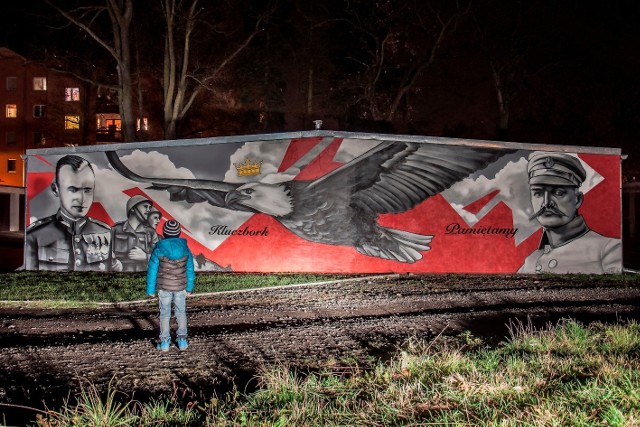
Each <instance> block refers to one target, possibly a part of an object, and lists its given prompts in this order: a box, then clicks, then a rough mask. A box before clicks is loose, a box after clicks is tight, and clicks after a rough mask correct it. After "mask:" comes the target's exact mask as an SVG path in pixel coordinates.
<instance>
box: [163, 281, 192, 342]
mask: <svg viewBox="0 0 640 427" xmlns="http://www.w3.org/2000/svg"><path fill="white" fill-rule="evenodd" d="M158 301H159V305H160V341H166V340H170V339H171V326H170V323H169V322H170V320H171V303H172V302H173V309H174V314H175V316H176V321H177V322H178V332H177V334H176V335H177V338H187V292H186V291H177V292H171V291H164V290H162V289H159V290H158Z"/></svg>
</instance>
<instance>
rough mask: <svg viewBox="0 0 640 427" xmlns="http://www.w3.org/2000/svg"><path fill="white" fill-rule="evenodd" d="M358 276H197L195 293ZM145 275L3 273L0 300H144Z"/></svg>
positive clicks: (62, 302)
mask: <svg viewBox="0 0 640 427" xmlns="http://www.w3.org/2000/svg"><path fill="white" fill-rule="evenodd" d="M350 277H357V276H354V275H327V274H239V273H199V274H196V286H195V292H196V293H208V292H221V291H229V290H240V289H258V288H263V287H269V286H284V285H293V284H301V283H310V282H323V281H330V280H337V279H345V278H350ZM145 288H146V274H145V273H97V272H82V273H77V272H46V271H20V272H11V273H1V274H0V300H3V301H15V302H16V303H20V304H22V305H24V304H25V303H29V304H33V303H34V302H35V304H36V305H37V304H44V302H45V301H46V304H47V306H48V307H52V306H86V305H92V304H95V303H97V302H123V301H136V300H140V299H145V298H146V297H147V295H146V292H145Z"/></svg>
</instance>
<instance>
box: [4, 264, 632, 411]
mask: <svg viewBox="0 0 640 427" xmlns="http://www.w3.org/2000/svg"><path fill="white" fill-rule="evenodd" d="M638 283H639V282H638V279H636V278H635V277H634V276H631V277H630V279H629V280H628V281H626V282H621V281H620V280H613V279H607V278H603V277H590V276H584V277H579V276H578V277H573V278H570V279H567V278H562V277H558V278H549V277H545V278H537V277H535V276H506V275H502V276H479V275H477V276H474V275H470V276H464V275H461V276H449V275H431V276H411V275H410V276H398V275H393V276H387V277H376V278H365V279H360V280H355V281H353V280H352V281H346V282H335V283H328V284H313V285H309V286H295V287H284V288H273V289H263V290H256V291H250V292H229V293H221V294H215V295H205V296H203V295H200V296H198V295H195V296H194V297H192V298H190V299H189V301H188V317H189V331H190V341H189V349H188V350H186V351H179V350H177V348H176V347H172V348H171V350H170V351H169V352H167V353H162V352H158V351H156V350H155V348H154V341H155V336H156V328H157V324H158V319H157V306H156V305H155V303H151V302H148V301H146V302H142V303H136V304H123V305H119V306H113V305H112V306H104V307H101V308H98V309H65V310H42V309H39V310H36V309H31V308H29V307H26V306H25V307H15V306H13V307H11V306H4V307H3V306H0V358H1V360H2V365H3V369H2V373H0V403H5V404H6V403H9V404H19V405H27V406H31V407H37V408H42V407H43V403H42V402H43V401H44V402H46V405H47V406H48V407H50V408H55V407H57V406H58V405H59V404H60V403H62V401H63V400H64V399H65V398H67V397H68V396H70V395H71V396H73V395H74V394H75V393H77V392H78V390H79V388H80V386H81V385H82V384H84V385H85V386H86V385H87V384H88V382H90V383H92V384H94V385H96V386H97V387H98V388H99V389H101V390H104V389H106V387H107V385H108V384H109V382H110V381H112V382H113V383H115V386H116V388H118V389H119V390H123V391H125V392H127V393H129V395H133V396H134V397H136V398H138V399H141V400H144V399H146V398H148V397H150V396H154V397H170V396H173V397H177V398H180V399H184V400H186V401H196V400H197V401H200V402H202V401H203V400H206V399H208V398H210V397H211V395H212V393H213V392H214V391H215V392H225V391H228V390H229V389H230V388H231V386H232V384H234V383H235V384H236V385H238V386H239V388H240V389H241V390H249V389H251V388H252V387H255V385H256V384H255V380H251V378H252V377H253V376H254V375H255V374H256V373H258V372H259V370H260V368H261V367H263V366H269V365H272V364H274V363H277V364H284V365H287V366H291V367H296V368H300V369H315V368H318V367H327V366H329V367H333V368H334V369H339V367H340V366H343V365H344V364H345V363H348V362H350V361H358V362H359V363H360V364H362V365H364V366H368V365H369V364H371V363H373V362H375V361H377V360H381V359H382V360H384V359H386V358H388V357H390V356H391V355H392V354H393V353H394V351H395V350H396V349H397V347H398V346H400V345H402V343H403V342H404V341H405V340H406V339H407V338H409V337H414V336H415V337H420V338H424V339H431V338H433V337H435V336H437V335H438V334H457V333H460V332H462V331H466V330H468V331H471V332H472V333H473V334H475V335H479V336H483V337H486V338H487V339H489V340H490V341H492V342H497V341H499V340H500V339H503V338H504V337H506V336H508V333H509V332H508V327H507V324H508V323H509V322H518V321H520V322H524V323H531V324H532V325H534V326H544V325H546V324H547V323H548V322H556V321H557V320H559V319H561V318H567V317H571V318H575V319H578V320H582V321H585V322H588V321H592V320H602V321H615V320H616V319H618V318H620V319H630V318H633V319H640V287H639V286H638ZM174 327H175V325H174ZM3 409H5V411H4V412H5V415H6V416H7V417H9V419H10V418H11V417H14V418H20V417H24V416H26V415H25V414H27V413H29V411H20V410H18V409H16V408H14V407H9V408H7V407H4V408H3V407H2V406H0V413H1V412H2V410H3ZM1 416H2V415H0V419H2V418H1ZM31 416H33V413H31Z"/></svg>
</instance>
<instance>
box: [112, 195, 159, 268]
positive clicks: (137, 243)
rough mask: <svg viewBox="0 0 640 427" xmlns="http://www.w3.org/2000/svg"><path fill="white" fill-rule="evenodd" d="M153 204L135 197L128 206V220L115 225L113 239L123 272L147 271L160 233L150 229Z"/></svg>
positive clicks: (138, 196) (143, 198)
mask: <svg viewBox="0 0 640 427" xmlns="http://www.w3.org/2000/svg"><path fill="white" fill-rule="evenodd" d="M152 207H153V202H152V201H151V200H149V199H148V198H146V197H144V196H141V195H135V196H132V197H131V198H130V199H129V200H128V201H127V205H126V212H127V219H126V220H124V221H121V222H118V223H116V224H114V225H113V229H112V239H113V245H114V252H115V256H116V258H117V259H118V261H120V262H121V263H122V268H123V271H146V270H147V262H148V260H149V255H150V254H151V250H152V249H153V246H154V245H155V244H156V243H157V242H158V233H157V232H156V231H155V229H152V228H151V227H149V223H148V221H149V214H150V212H151V208H152Z"/></svg>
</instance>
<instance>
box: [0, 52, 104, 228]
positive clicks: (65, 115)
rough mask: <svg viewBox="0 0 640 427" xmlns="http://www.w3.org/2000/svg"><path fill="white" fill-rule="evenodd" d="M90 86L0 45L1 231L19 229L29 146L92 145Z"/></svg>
mask: <svg viewBox="0 0 640 427" xmlns="http://www.w3.org/2000/svg"><path fill="white" fill-rule="evenodd" d="M95 99H96V96H95V91H92V90H91V85H90V84H88V83H86V82H84V81H82V80H80V79H78V78H76V77H74V76H72V75H70V74H68V73H64V72H61V71H58V70H55V69H51V68H49V67H47V66H45V65H43V64H41V63H37V62H34V61H29V60H28V59H26V58H24V57H22V56H21V55H19V54H17V53H15V52H13V51H12V50H10V49H8V48H5V47H0V230H9V231H15V230H22V229H23V228H24V224H23V223H24V219H23V216H24V215H22V213H21V212H22V211H23V208H22V206H23V205H24V202H23V198H24V187H25V182H24V178H25V164H24V160H23V155H24V154H25V153H26V150H28V149H32V148H47V147H61V146H70V145H86V144H95V142H96V134H97V132H96V120H95V119H94V117H95V114H96V113H95V105H96V102H95Z"/></svg>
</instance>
